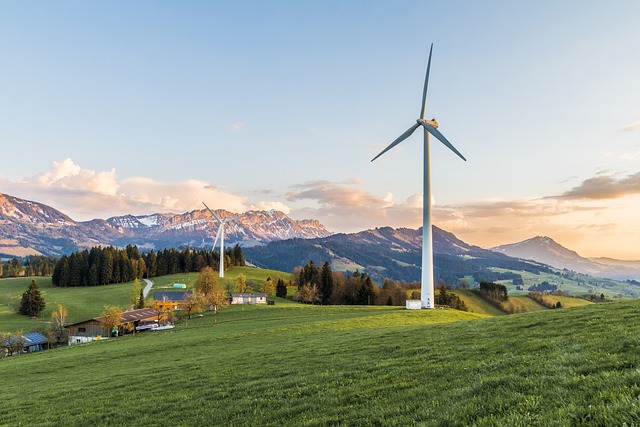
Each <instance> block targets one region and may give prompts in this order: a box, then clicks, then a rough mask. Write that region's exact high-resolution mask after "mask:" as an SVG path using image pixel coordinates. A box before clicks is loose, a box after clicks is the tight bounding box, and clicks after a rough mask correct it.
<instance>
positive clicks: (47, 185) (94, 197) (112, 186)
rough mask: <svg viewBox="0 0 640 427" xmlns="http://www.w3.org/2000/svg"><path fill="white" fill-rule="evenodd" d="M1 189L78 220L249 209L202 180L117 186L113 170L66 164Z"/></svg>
mask: <svg viewBox="0 0 640 427" xmlns="http://www.w3.org/2000/svg"><path fill="white" fill-rule="evenodd" d="M0 190H1V191H3V192H5V193H8V194H11V195H13V196H16V197H21V198H25V199H29V200H34V201H38V202H41V203H45V204H47V205H49V206H52V207H54V208H56V209H58V210H60V211H61V212H63V213H65V214H67V215H69V216H70V217H71V218H73V219H75V220H81V221H82V220H89V219H95V218H108V217H110V216H114V215H123V214H133V215H142V214H151V213H155V212H177V213H181V212H187V211H190V210H194V209H202V202H203V201H205V202H206V203H207V204H208V205H209V206H210V207H211V208H214V207H215V208H223V209H227V210H229V211H232V212H244V211H245V210H247V208H248V204H247V201H246V200H245V198H244V197H242V196H238V195H235V194H232V193H230V192H228V191H225V190H222V189H220V188H218V187H217V186H215V185H212V184H210V183H207V182H204V181H199V180H186V181H181V182H176V183H166V182H160V181H156V180H153V179H151V178H145V177H132V178H126V179H123V180H121V181H119V180H118V179H117V176H116V172H115V169H111V170H110V171H104V172H97V171H93V170H90V169H83V168H81V167H80V166H79V165H76V164H75V163H74V162H73V161H72V160H71V159H65V160H63V161H60V162H53V165H52V167H51V169H50V170H49V171H47V172H44V173H42V174H38V175H36V176H33V177H28V178H22V179H20V180H17V181H11V180H8V179H5V178H0ZM264 203H265V204H266V203H267V202H264Z"/></svg>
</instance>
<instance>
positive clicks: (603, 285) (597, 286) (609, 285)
mask: <svg viewBox="0 0 640 427" xmlns="http://www.w3.org/2000/svg"><path fill="white" fill-rule="evenodd" d="M491 270H493V271H496V272H507V271H509V272H513V273H517V274H519V275H520V276H521V277H522V281H523V282H524V285H523V288H524V289H523V290H517V289H516V287H515V285H513V283H512V282H511V280H500V281H498V282H499V283H501V284H503V285H505V286H506V287H507V289H508V290H509V295H525V294H527V293H528V290H527V288H528V287H529V286H533V285H537V284H538V283H542V282H549V283H550V284H552V285H557V286H558V290H560V291H564V292H568V293H569V294H571V295H586V294H588V293H589V292H591V293H593V294H595V295H596V296H600V294H604V295H605V296H606V297H608V298H613V297H619V296H623V297H627V298H628V297H632V298H636V297H638V296H640V293H639V291H638V290H637V288H636V287H634V286H632V285H629V284H626V283H623V282H620V281H617V280H610V279H602V278H599V277H592V276H586V275H584V274H569V275H568V277H567V276H565V277H561V276H558V275H555V274H551V273H540V274H534V273H530V272H526V271H512V270H505V269H503V268H491ZM470 283H471V282H470Z"/></svg>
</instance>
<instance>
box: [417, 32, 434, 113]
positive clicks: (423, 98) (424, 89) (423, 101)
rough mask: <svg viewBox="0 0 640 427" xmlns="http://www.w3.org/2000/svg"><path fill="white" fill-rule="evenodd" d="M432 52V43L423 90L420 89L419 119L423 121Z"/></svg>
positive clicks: (425, 110)
mask: <svg viewBox="0 0 640 427" xmlns="http://www.w3.org/2000/svg"><path fill="white" fill-rule="evenodd" d="M432 52H433V43H431V49H430V50H429V62H427V75H426V76H425V78H424V88H423V89H422V110H421V111H420V118H421V119H422V120H424V114H425V113H426V112H427V87H428V86H429V70H430V69H431V53H432Z"/></svg>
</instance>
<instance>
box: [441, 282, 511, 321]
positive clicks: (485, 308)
mask: <svg viewBox="0 0 640 427" xmlns="http://www.w3.org/2000/svg"><path fill="white" fill-rule="evenodd" d="M451 292H452V293H454V294H456V295H458V296H459V297H460V299H461V300H462V301H464V303H465V304H466V306H467V308H468V309H469V312H471V313H479V314H488V315H489V316H502V315H504V314H506V313H505V312H504V311H502V310H500V309H498V308H496V307H494V306H493V305H491V304H490V303H488V302H487V301H486V300H485V299H483V298H480V297H479V296H478V294H476V293H475V292H473V291H472V290H471V289H452V290H451Z"/></svg>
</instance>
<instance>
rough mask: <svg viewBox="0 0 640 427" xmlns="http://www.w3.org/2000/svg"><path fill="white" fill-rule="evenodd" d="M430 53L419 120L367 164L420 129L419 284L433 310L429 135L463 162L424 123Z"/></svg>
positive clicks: (434, 127) (432, 125) (426, 305)
mask: <svg viewBox="0 0 640 427" xmlns="http://www.w3.org/2000/svg"><path fill="white" fill-rule="evenodd" d="M432 52H433V43H431V49H430V50H429V62H428V63H427V75H426V77H425V79H424V89H423V90H422V110H421V111H420V118H419V119H417V120H416V123H415V124H414V125H413V126H411V127H410V128H409V129H407V130H406V131H405V133H403V134H402V135H400V136H399V137H398V138H397V139H396V140H395V141H393V142H392V143H391V144H389V146H388V147H387V148H385V149H384V150H382V152H380V154H378V155H377V156H375V157H374V158H373V159H372V160H371V161H372V162H373V161H374V160H375V159H377V158H378V157H380V156H382V155H383V154H384V153H386V152H387V151H389V150H391V149H392V148H393V147H395V146H396V145H398V144H400V143H401V142H402V141H404V140H405V139H407V138H409V137H410V136H411V135H412V134H413V133H414V132H415V131H416V129H418V128H419V127H422V128H423V132H424V170H423V197H422V199H423V200H422V276H421V279H422V284H421V289H420V291H421V300H422V303H421V305H422V308H433V307H434V284H433V232H432V229H431V182H430V176H429V175H430V170H429V169H430V168H429V151H430V144H429V134H431V135H433V136H435V137H436V139H438V140H440V142H442V143H443V144H444V145H446V146H447V148H449V149H450V150H451V151H453V152H454V153H456V154H457V155H458V157H460V158H461V159H462V160H464V161H466V160H467V159H465V158H464V156H463V155H462V154H460V152H459V151H458V150H456V148H455V147H454V146H453V144H451V143H450V142H449V141H448V140H447V138H445V137H444V135H443V134H441V133H440V131H439V130H438V122H437V121H436V119H435V118H434V119H433V120H425V118H424V116H425V112H426V110H427V86H428V84H429V69H430V68H431V53H432Z"/></svg>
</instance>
